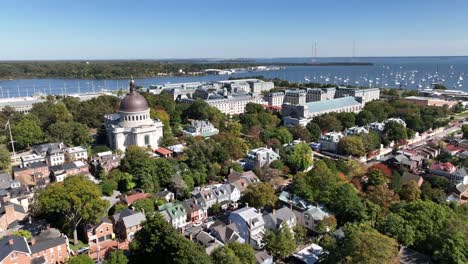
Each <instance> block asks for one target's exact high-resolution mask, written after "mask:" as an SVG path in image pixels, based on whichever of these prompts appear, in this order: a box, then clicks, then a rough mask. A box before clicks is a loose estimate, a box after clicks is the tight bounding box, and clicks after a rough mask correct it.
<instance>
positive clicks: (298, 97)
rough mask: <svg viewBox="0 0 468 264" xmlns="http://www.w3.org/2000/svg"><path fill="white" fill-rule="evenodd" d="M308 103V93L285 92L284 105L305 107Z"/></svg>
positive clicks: (298, 90)
mask: <svg viewBox="0 0 468 264" xmlns="http://www.w3.org/2000/svg"><path fill="white" fill-rule="evenodd" d="M305 103H306V91H305V90H302V89H297V90H288V91H286V92H285V95H284V100H283V104H291V105H304V104H305Z"/></svg>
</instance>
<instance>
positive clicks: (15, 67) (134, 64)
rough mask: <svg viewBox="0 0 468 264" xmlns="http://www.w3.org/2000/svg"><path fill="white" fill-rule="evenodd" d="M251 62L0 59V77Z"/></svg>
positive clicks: (121, 74) (139, 73)
mask: <svg viewBox="0 0 468 264" xmlns="http://www.w3.org/2000/svg"><path fill="white" fill-rule="evenodd" d="M249 66H257V64H254V63H242V62H232V63H231V62H227V63H225V62H219V63H197V62H179V61H89V62H86V61H29V62H0V79H9V78H14V79H16V78H70V79H75V78H76V79H104V78H128V77H129V76H130V75H133V77H135V78H141V77H155V76H158V73H166V74H174V75H177V74H180V73H179V70H180V69H182V71H184V72H197V71H202V70H204V69H209V68H216V69H226V68H242V67H249Z"/></svg>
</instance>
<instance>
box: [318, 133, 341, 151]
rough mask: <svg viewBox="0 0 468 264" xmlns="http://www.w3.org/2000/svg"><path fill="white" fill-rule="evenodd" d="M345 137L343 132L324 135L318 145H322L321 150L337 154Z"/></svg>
mask: <svg viewBox="0 0 468 264" xmlns="http://www.w3.org/2000/svg"><path fill="white" fill-rule="evenodd" d="M343 137H344V135H343V134H342V133H341V132H328V133H325V134H323V135H322V136H321V137H320V139H319V140H318V143H320V150H324V151H330V152H337V151H338V143H339V142H340V140H341V139H342V138H343Z"/></svg>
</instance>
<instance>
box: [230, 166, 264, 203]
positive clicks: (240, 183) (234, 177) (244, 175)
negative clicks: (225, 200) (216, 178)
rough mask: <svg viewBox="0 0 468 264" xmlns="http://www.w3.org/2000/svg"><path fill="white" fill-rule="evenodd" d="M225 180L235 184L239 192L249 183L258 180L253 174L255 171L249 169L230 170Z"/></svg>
mask: <svg viewBox="0 0 468 264" xmlns="http://www.w3.org/2000/svg"><path fill="white" fill-rule="evenodd" d="M227 180H228V182H230V183H231V184H233V185H234V186H236V187H237V189H239V191H240V193H243V192H244V191H245V190H246V189H247V187H248V186H249V185H250V184H253V183H257V182H260V180H259V179H258V177H257V175H255V173H254V172H253V171H251V170H250V171H245V172H237V171H234V170H231V172H230V173H229V175H228V177H227ZM239 196H240V195H239ZM233 201H234V200H233Z"/></svg>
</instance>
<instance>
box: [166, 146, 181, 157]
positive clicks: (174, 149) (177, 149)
mask: <svg viewBox="0 0 468 264" xmlns="http://www.w3.org/2000/svg"><path fill="white" fill-rule="evenodd" d="M184 148H185V147H184V145H182V144H177V145H172V146H168V147H167V149H169V150H170V151H172V157H174V158H178V157H181V156H183V155H184Z"/></svg>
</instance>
